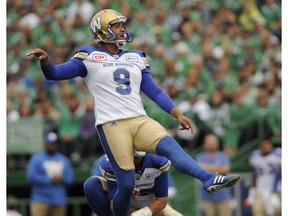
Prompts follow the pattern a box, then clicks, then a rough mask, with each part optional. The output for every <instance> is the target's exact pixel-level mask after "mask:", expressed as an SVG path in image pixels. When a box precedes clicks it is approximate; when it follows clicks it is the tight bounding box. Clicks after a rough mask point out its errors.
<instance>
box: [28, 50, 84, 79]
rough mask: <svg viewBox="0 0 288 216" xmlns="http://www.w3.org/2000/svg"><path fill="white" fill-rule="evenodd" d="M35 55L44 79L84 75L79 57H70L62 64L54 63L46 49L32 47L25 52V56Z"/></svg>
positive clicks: (82, 64)
mask: <svg viewBox="0 0 288 216" xmlns="http://www.w3.org/2000/svg"><path fill="white" fill-rule="evenodd" d="M29 56H36V57H38V59H39V60H40V65H41V69H42V71H43V74H44V76H45V78H46V79H49V80H67V79H72V78H75V77H77V76H81V77H85V76H86V75H87V69H86V67H85V65H84V63H83V62H82V60H80V59H76V58H75V59H71V60H69V61H67V62H64V63H62V64H57V65H54V64H53V63H52V62H51V61H50V58H49V55H48V53H47V52H46V51H44V50H43V49H40V48H36V49H32V50H30V51H29V52H27V53H26V57H29Z"/></svg>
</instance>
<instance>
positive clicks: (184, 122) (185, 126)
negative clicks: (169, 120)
mask: <svg viewBox="0 0 288 216" xmlns="http://www.w3.org/2000/svg"><path fill="white" fill-rule="evenodd" d="M178 122H179V123H180V125H181V127H180V130H191V133H192V134H195V129H194V127H193V123H192V121H191V120H190V119H189V118H187V117H186V116H184V115H180V116H178Z"/></svg>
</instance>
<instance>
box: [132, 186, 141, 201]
mask: <svg viewBox="0 0 288 216" xmlns="http://www.w3.org/2000/svg"><path fill="white" fill-rule="evenodd" d="M139 192H140V190H139V189H138V188H134V190H133V193H132V199H135V197H136V196H137V195H138V194H139Z"/></svg>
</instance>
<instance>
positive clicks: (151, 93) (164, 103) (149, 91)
mask: <svg viewBox="0 0 288 216" xmlns="http://www.w3.org/2000/svg"><path fill="white" fill-rule="evenodd" d="M141 91H142V92H143V93H144V94H145V95H147V97H148V98H150V99H151V100H153V101H154V102H155V103H156V104H157V105H158V106H159V107H160V108H161V109H163V110H164V111H165V112H167V113H169V114H170V112H171V109H172V108H173V107H175V104H174V102H173V100H172V99H171V98H170V97H169V96H168V95H167V94H166V93H165V92H164V91H163V90H162V89H161V88H160V87H159V86H158V84H157V83H156V82H155V81H154V79H153V77H152V75H151V72H150V69H149V68H148V67H146V68H145V69H144V70H142V82H141Z"/></svg>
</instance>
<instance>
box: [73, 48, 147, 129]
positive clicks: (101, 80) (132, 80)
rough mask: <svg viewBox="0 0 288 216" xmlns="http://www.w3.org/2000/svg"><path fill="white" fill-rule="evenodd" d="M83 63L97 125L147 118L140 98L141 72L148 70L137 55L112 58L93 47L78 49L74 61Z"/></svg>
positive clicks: (123, 53)
mask: <svg viewBox="0 0 288 216" xmlns="http://www.w3.org/2000/svg"><path fill="white" fill-rule="evenodd" d="M75 57H76V58H80V59H83V63H84V65H85V66H86V68H87V76H86V77H85V78H84V80H85V82H86V84H87V86H88V88H89V91H90V93H91V95H92V96H93V98H94V102H95V108H94V112H95V117H96V125H101V124H103V123H107V122H111V121H114V120H119V119H127V118H133V117H138V116H147V114H146V112H145V110H144V108H143V104H142V101H141V95H140V86H141V80H142V72H141V71H142V70H143V69H145V68H146V66H148V64H147V62H146V58H145V55H144V54H142V55H141V52H140V51H121V52H120V53H119V55H113V56H112V55H111V54H110V53H108V52H105V51H104V50H102V49H98V48H95V47H92V46H85V47H82V48H80V50H79V52H77V53H76V54H75V56H74V57H73V58H75Z"/></svg>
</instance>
